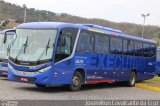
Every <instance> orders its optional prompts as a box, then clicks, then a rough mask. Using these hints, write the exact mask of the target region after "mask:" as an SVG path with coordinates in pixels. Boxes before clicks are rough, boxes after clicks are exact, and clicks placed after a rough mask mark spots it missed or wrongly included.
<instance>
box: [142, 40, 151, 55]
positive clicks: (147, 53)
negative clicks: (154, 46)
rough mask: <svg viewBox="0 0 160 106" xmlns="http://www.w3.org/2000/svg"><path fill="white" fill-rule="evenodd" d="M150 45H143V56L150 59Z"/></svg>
mask: <svg viewBox="0 0 160 106" xmlns="http://www.w3.org/2000/svg"><path fill="white" fill-rule="evenodd" d="M149 49H150V45H149V44H147V43H143V56H144V57H150V50H149Z"/></svg>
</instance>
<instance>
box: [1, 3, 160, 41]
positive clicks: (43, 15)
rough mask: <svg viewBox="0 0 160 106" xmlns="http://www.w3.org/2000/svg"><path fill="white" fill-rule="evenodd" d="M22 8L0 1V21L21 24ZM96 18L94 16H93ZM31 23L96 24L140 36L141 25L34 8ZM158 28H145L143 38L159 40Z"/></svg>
mask: <svg viewBox="0 0 160 106" xmlns="http://www.w3.org/2000/svg"><path fill="white" fill-rule="evenodd" d="M23 14H24V8H22V7H21V6H18V5H16V4H11V3H7V2H4V1H0V19H9V18H12V19H15V20H16V22H17V23H22V22H23ZM95 16H96V14H95ZM33 21H62V22H70V23H90V24H98V25H102V26H106V27H111V28H116V29H119V30H122V31H123V32H124V33H126V34H130V35H134V36H141V31H142V25H137V24H132V23H115V22H111V21H107V20H103V19H87V18H83V17H78V16H72V15H69V14H66V13H62V14H56V13H54V12H50V11H47V10H37V9H34V8H27V22H33ZM159 36H160V27H157V26H146V27H145V38H150V39H151V38H155V39H157V38H159Z"/></svg>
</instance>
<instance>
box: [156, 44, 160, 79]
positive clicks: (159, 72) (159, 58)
mask: <svg viewBox="0 0 160 106" xmlns="http://www.w3.org/2000/svg"><path fill="white" fill-rule="evenodd" d="M156 74H157V75H158V76H160V48H159V47H158V48H157V62H156Z"/></svg>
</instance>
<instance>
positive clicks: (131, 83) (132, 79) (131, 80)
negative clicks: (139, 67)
mask: <svg viewBox="0 0 160 106" xmlns="http://www.w3.org/2000/svg"><path fill="white" fill-rule="evenodd" d="M135 83H136V73H135V72H134V71H132V72H131V73H130V78H129V81H128V86H129V87H134V86H135Z"/></svg>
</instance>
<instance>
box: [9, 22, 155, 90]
mask: <svg viewBox="0 0 160 106" xmlns="http://www.w3.org/2000/svg"><path fill="white" fill-rule="evenodd" d="M16 35H17V38H16V40H15V41H14V43H13V45H12V47H11V52H10V56H9V63H8V73H9V75H8V79H9V80H13V81H19V82H24V83H31V84H35V85H36V86H37V87H48V86H57V85H66V86H68V88H69V89H70V90H71V91H77V90H80V88H81V87H82V85H83V84H97V83H114V82H118V81H123V82H125V83H126V84H127V85H128V86H130V87H133V86H134V85H135V82H136V81H138V80H147V79H151V78H153V77H154V74H155V62H156V55H155V54H156V45H157V44H156V42H155V41H153V40H147V39H143V38H139V37H134V36H129V35H126V34H124V33H123V32H122V31H120V30H117V29H112V28H107V27H103V26H99V25H94V24H72V23H63V22H32V23H24V24H21V25H19V26H18V27H17V29H16Z"/></svg>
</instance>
